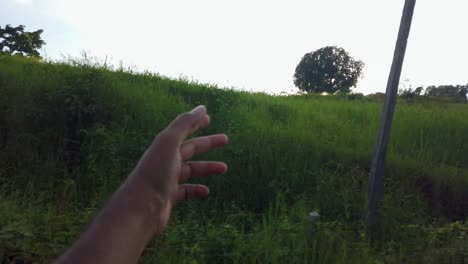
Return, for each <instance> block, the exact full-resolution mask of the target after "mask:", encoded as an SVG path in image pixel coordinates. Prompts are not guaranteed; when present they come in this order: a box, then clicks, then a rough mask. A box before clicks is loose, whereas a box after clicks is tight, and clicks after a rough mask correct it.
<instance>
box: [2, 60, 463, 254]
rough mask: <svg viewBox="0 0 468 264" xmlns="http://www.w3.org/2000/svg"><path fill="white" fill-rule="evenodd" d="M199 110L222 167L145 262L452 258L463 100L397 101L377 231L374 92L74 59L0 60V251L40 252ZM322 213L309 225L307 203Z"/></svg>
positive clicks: (62, 239) (459, 207) (459, 245)
mask: <svg viewBox="0 0 468 264" xmlns="http://www.w3.org/2000/svg"><path fill="white" fill-rule="evenodd" d="M198 104H204V105H206V106H207V108H208V111H209V113H210V115H211V117H212V124H211V125H210V127H208V128H207V129H205V130H204V131H203V132H201V133H199V134H209V133H218V132H224V133H226V134H228V136H229V138H230V144H229V146H228V147H226V148H224V149H222V150H217V151H215V152H214V153H210V154H206V155H205V156H204V157H200V158H213V159H220V160H223V161H225V162H226V163H228V165H229V172H228V173H227V174H226V175H223V176H220V177H213V178H209V179H200V180H199V181H201V182H203V183H206V184H207V185H209V186H210V190H211V195H210V198H208V199H207V200H205V201H197V202H194V203H191V204H184V205H182V206H180V207H178V208H177V209H176V210H175V212H174V215H173V216H174V217H173V218H172V220H171V223H170V226H169V228H168V230H167V232H166V233H165V234H164V235H163V236H161V237H159V238H157V239H155V241H153V243H152V244H151V245H150V246H149V247H148V249H147V250H146V251H145V254H144V258H143V259H144V260H145V262H149V263H151V262H153V261H154V262H169V263H174V262H182V261H185V262H189V263H194V262H211V263H219V262H228V263H246V262H247V263H250V262H271V263H284V262H299V263H302V262H309V263H400V262H409V263H444V262H445V263H450V262H452V263H457V261H458V262H459V263H460V262H461V261H463V259H464V258H467V257H468V244H467V242H466V241H468V223H467V221H466V213H467V212H468V202H467V201H468V191H467V190H468V158H467V157H468V156H467V155H466V153H468V105H467V104H455V103H450V102H434V101H430V102H429V101H401V102H400V103H399V104H398V105H397V109H396V112H395V117H394V123H393V129H392V137H391V142H390V147H389V153H388V160H387V170H386V180H385V195H384V197H383V201H382V203H381V208H380V211H379V215H380V217H379V221H378V223H377V228H376V232H374V233H372V234H371V235H370V236H367V235H365V234H364V232H363V228H362V223H361V217H362V214H363V210H364V204H365V201H366V190H367V178H368V171H369V165H370V161H371V158H372V154H373V147H374V143H375V136H376V131H377V125H378V120H379V116H380V111H381V103H380V102H378V101H374V100H370V99H368V98H362V99H355V100H353V98H352V97H346V96H329V97H323V96H316V95H307V96H289V97H278V96H269V95H265V94H261V93H248V92H238V91H233V90H230V89H220V88H217V87H213V86H208V85H203V84H196V83H190V82H187V81H185V80H171V79H168V78H164V77H161V76H157V75H153V74H149V73H144V74H141V73H140V74H136V73H131V72H128V71H124V70H122V69H117V70H112V71H110V70H109V67H107V66H103V65H99V64H94V65H90V64H89V63H83V62H80V61H69V62H66V63H47V62H38V61H34V60H31V59H26V58H11V57H0V192H1V195H0V197H1V200H0V201H1V202H0V215H1V216H0V255H1V254H2V253H4V254H7V255H13V254H17V255H18V256H20V257H21V258H25V259H26V260H36V261H39V262H47V260H50V259H51V258H53V257H54V256H56V255H57V254H59V253H60V251H61V250H62V249H63V248H64V247H66V245H68V244H69V243H71V242H73V240H74V239H76V236H77V235H78V234H79V233H80V231H81V230H82V229H83V228H84V226H85V225H86V223H87V222H88V221H89V219H91V217H92V215H93V214H94V213H95V211H96V210H98V208H99V207H100V206H101V205H102V204H103V203H104V202H105V200H106V199H107V198H108V196H109V194H110V193H111V192H112V191H113V190H115V188H116V187H117V186H118V184H119V183H120V182H121V181H122V180H123V179H124V178H125V177H126V176H127V175H128V173H129V172H130V171H131V170H132V168H133V166H134V165H135V163H136V161H137V160H138V158H139V156H140V155H141V154H142V153H143V151H144V150H145V149H146V147H147V146H148V145H149V143H150V142H151V141H152V138H153V137H154V135H155V133H157V132H158V131H160V130H161V129H162V128H163V127H165V126H166V125H167V124H168V122H169V121H170V120H172V119H173V118H174V117H175V116H176V115H177V114H179V113H180V112H183V111H187V110H189V109H191V108H192V107H193V106H196V105H198ZM313 210H318V211H319V212H320V214H321V221H320V222H319V223H316V224H310V223H308V221H307V213H308V212H310V211H313Z"/></svg>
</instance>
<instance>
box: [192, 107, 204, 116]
mask: <svg viewBox="0 0 468 264" xmlns="http://www.w3.org/2000/svg"><path fill="white" fill-rule="evenodd" d="M191 113H192V114H193V115H197V116H198V115H201V114H204V113H206V107H205V106H204V105H199V106H197V107H195V108H194V109H193V110H192V111H191Z"/></svg>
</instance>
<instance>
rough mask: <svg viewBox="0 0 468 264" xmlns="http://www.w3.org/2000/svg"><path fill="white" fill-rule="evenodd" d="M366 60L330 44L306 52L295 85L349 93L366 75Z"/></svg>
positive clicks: (297, 72)
mask: <svg viewBox="0 0 468 264" xmlns="http://www.w3.org/2000/svg"><path fill="white" fill-rule="evenodd" d="M363 67H364V63H363V62H362V61H359V60H355V59H353V58H352V57H351V56H349V54H348V52H347V51H345V50H344V49H343V48H340V47H336V46H328V47H324V48H321V49H318V50H316V51H314V52H310V53H307V54H305V55H304V57H303V58H302V59H301V61H300V62H299V64H298V65H297V67H296V71H295V73H294V84H295V85H296V86H297V87H298V88H299V90H301V91H305V92H308V93H310V92H312V93H323V92H327V93H335V92H337V91H340V92H343V93H349V92H350V89H351V87H355V86H356V84H357V81H358V79H359V77H361V74H362V68H363Z"/></svg>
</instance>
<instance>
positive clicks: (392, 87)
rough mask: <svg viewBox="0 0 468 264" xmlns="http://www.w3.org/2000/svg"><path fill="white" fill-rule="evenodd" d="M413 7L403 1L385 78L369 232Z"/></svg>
mask: <svg viewBox="0 0 468 264" xmlns="http://www.w3.org/2000/svg"><path fill="white" fill-rule="evenodd" d="M415 4H416V0H406V1H405V6H404V7H403V15H402V17H401V22H400V29H399V31H398V39H397V41H396V46H395V52H394V54H393V62H392V68H391V69H390V74H389V76H388V81H387V90H386V93H385V102H384V106H383V109H382V116H381V118H380V124H379V130H378V135H377V143H376V145H375V150H374V158H373V160H372V167H371V171H370V175H369V190H368V198H367V200H368V201H367V209H366V212H365V215H364V220H365V223H366V226H367V228H368V229H369V228H370V227H371V226H372V225H373V224H374V221H375V215H376V212H377V207H378V206H377V205H378V203H379V200H380V198H381V196H382V189H383V176H384V175H383V173H384V166H385V158H386V154H387V146H388V142H389V140H390V131H391V128H392V120H393V112H394V110H395V104H396V99H397V94H398V84H399V82H400V74H401V68H402V65H403V60H404V58H405V51H406V43H407V40H408V36H409V32H410V28H411V21H412V19H413V11H414V6H415Z"/></svg>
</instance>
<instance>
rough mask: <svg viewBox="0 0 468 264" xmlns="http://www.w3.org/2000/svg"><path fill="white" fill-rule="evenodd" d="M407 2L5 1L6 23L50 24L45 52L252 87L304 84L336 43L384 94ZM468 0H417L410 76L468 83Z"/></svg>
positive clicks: (365, 88)
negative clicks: (308, 56)
mask: <svg viewBox="0 0 468 264" xmlns="http://www.w3.org/2000/svg"><path fill="white" fill-rule="evenodd" d="M403 4H404V0H379V1H376V0H315V1H314V0H308V1H299V0H288V1H274V0H269V1H255V0H236V1H223V0H197V1H194V0H168V1H158V0H153V1H143V0H132V1H123V0H122V1H119V0H101V1H99V0H80V1H75V0H63V1H59V0H0V25H2V26H4V25H5V24H12V25H15V26H16V25H19V24H23V25H25V26H26V30H28V31H31V30H36V29H44V33H43V38H44V40H45V41H46V42H47V44H46V46H45V48H44V50H43V52H45V53H46V55H47V57H49V58H52V59H60V58H61V54H63V55H71V56H76V57H77V56H80V53H81V51H87V52H88V53H90V54H91V55H93V56H97V57H99V58H105V57H106V56H107V57H109V58H112V60H113V61H114V62H115V63H118V62H119V61H120V60H122V61H123V62H124V64H125V65H127V66H128V65H134V66H136V67H137V68H138V69H139V70H150V71H153V72H158V73H160V74H163V75H166V76H169V77H180V76H185V77H188V78H190V79H192V78H193V79H195V80H198V81H200V82H203V83H214V84H218V85H219V86H227V87H236V88H239V89H244V90H253V91H263V92H269V93H280V92H282V91H285V92H291V91H292V90H293V91H297V90H296V88H294V85H293V81H292V76H293V74H294V70H295V68H296V65H297V64H298V63H299V61H300V59H301V58H302V56H303V55H304V54H305V53H307V52H311V51H314V50H316V49H319V48H322V47H324V46H328V45H337V46H341V47H343V48H344V49H346V50H347V51H348V52H349V53H350V55H351V56H353V57H354V58H356V59H359V60H362V61H364V63H365V67H364V75H365V76H364V78H362V79H361V80H360V81H359V83H358V87H357V89H355V91H357V92H364V93H371V92H378V91H381V92H383V91H384V90H385V85H386V81H387V77H388V72H389V69H390V64H391V60H392V55H393V49H394V45H395V40H396V35H397V32H398V26H399V22H400V18H401V12H402V8H403ZM467 32H468V1H467V0H444V1H440V0H419V1H417V3H416V9H415V14H414V17H413V26H412V30H411V33H410V39H409V43H408V48H407V52H406V59H405V64H404V67H403V72H402V80H403V79H409V82H408V83H409V84H412V85H413V86H414V87H416V86H419V85H424V86H427V85H432V84H434V85H439V84H467V83H468V50H467V49H468V34H467Z"/></svg>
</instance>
